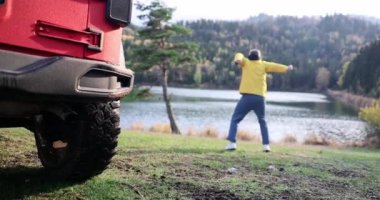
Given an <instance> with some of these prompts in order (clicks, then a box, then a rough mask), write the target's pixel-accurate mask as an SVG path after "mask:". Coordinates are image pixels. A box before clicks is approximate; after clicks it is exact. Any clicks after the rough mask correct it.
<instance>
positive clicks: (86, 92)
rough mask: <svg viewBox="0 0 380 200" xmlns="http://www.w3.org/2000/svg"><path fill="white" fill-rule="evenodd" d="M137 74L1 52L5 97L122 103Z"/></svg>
mask: <svg viewBox="0 0 380 200" xmlns="http://www.w3.org/2000/svg"><path fill="white" fill-rule="evenodd" d="M133 78H134V76H133V72H132V71H131V70H129V69H126V68H125V67H124V66H114V65H111V64H107V63H104V62H99V61H92V60H85V59H77V58H71V57H62V56H57V57H41V56H32V55H28V54H22V53H15V52H11V51H5V50H0V90H3V91H7V92H6V93H4V92H1V93H2V94H1V95H0V96H1V97H6V96H7V95H13V94H14V93H15V94H17V95H18V96H20V94H21V96H22V94H25V95H32V96H36V94H37V95H38V96H40V97H41V98H49V97H50V96H52V97H59V96H61V97H68V98H74V99H81V98H82V99H93V100H104V101H109V100H118V99H120V98H121V97H123V96H125V95H127V94H128V93H129V92H130V91H131V90H132V87H133Z"/></svg>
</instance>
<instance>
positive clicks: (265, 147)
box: [263, 144, 270, 153]
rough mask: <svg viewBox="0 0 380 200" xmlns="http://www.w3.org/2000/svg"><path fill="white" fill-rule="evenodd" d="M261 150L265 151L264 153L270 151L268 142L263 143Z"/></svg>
mask: <svg viewBox="0 0 380 200" xmlns="http://www.w3.org/2000/svg"><path fill="white" fill-rule="evenodd" d="M263 151H264V152H266V153H268V152H270V146H269V144H264V146H263Z"/></svg>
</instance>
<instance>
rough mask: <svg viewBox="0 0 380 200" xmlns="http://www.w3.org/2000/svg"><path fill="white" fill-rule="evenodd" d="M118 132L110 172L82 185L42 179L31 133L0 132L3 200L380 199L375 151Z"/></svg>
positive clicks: (378, 152)
mask: <svg viewBox="0 0 380 200" xmlns="http://www.w3.org/2000/svg"><path fill="white" fill-rule="evenodd" d="M224 145H225V141H222V140H218V139H215V138H201V137H192V138H189V137H185V136H180V135H172V134H149V133H145V132H140V131H128V132H126V131H125V130H123V131H122V133H121V134H120V136H119V143H118V153H117V155H116V156H115V157H114V158H113V160H112V162H111V164H110V165H109V167H108V169H107V170H106V171H104V172H103V173H102V174H100V175H99V176H96V177H94V178H92V179H90V180H88V181H86V182H81V183H73V182H64V181H54V180H51V179H50V178H49V177H48V176H46V175H44V170H42V166H41V164H40V162H39V160H38V157H37V152H36V148H35V142H34V137H33V134H32V133H30V132H29V131H27V130H26V129H21V128H18V129H0V199H26V200H32V199H94V200H96V199H99V200H100V199H115V200H117V199H126V198H127V199H233V200H240V199H321V198H322V199H337V200H340V199H379V198H380V188H379V187H380V176H379V173H380V169H379V167H378V164H379V162H380V150H379V149H368V148H346V147H326V146H310V145H299V144H275V145H273V146H272V152H271V153H263V152H262V148H261V145H260V144H254V143H251V142H246V141H242V142H240V143H239V146H238V149H237V150H236V151H233V152H226V151H223V150H222V149H223V147H224Z"/></svg>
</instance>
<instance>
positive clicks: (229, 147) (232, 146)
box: [224, 142, 236, 151]
mask: <svg viewBox="0 0 380 200" xmlns="http://www.w3.org/2000/svg"><path fill="white" fill-rule="evenodd" d="M224 150H229V151H233V150H236V142H230V143H228V144H227V146H226V147H225V148H224Z"/></svg>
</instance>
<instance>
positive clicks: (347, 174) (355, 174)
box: [328, 168, 367, 178]
mask: <svg viewBox="0 0 380 200" xmlns="http://www.w3.org/2000/svg"><path fill="white" fill-rule="evenodd" d="M328 171H329V172H330V173H332V174H334V175H335V176H337V177H343V178H365V177H367V172H364V171H353V170H347V169H336V168H333V169H328Z"/></svg>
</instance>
